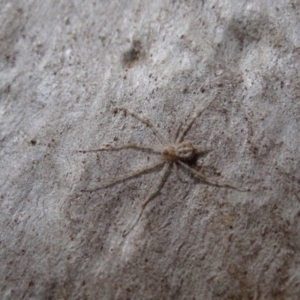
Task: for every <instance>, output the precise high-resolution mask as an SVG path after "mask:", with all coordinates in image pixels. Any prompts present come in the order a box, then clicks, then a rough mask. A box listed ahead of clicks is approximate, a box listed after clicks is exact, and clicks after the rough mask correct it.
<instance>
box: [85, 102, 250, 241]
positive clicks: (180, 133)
mask: <svg viewBox="0 0 300 300" xmlns="http://www.w3.org/2000/svg"><path fill="white" fill-rule="evenodd" d="M211 103H212V101H211V102H210V103H209V104H208V105H207V106H206V107H205V108H204V109H201V110H199V111H198V112H197V113H196V114H195V115H194V116H193V118H192V119H190V120H189V122H187V124H186V125H185V126H184V128H183V129H182V130H181V127H179V129H178V130H177V131H176V133H175V135H174V137H173V139H172V141H171V143H169V142H167V141H166V139H165V138H164V137H163V136H162V135H161V134H160V133H159V132H158V131H157V130H156V128H155V127H154V126H153V124H152V123H151V122H150V121H148V120H145V119H143V118H141V117H139V116H138V115H137V114H135V113H134V112H131V111H129V110H127V109H124V108H120V109H119V110H121V111H123V112H124V114H125V116H126V115H127V114H129V115H131V116H132V117H134V118H135V119H137V120H139V121H140V122H142V123H144V124H145V125H147V126H148V127H150V128H151V130H152V131H153V133H154V134H155V135H156V137H157V138H158V140H159V141H160V142H161V145H137V144H125V145H121V146H110V145H106V146H103V147H101V148H99V149H94V150H81V151H80V152H82V153H86V152H98V151H108V150H111V151H115V150H120V149H129V148H132V149H138V150H147V151H153V152H155V153H157V154H160V155H161V157H162V159H161V160H159V161H157V162H155V163H153V164H151V165H148V166H145V167H143V168H141V169H139V170H136V171H133V172H131V173H128V174H124V175H121V176H118V177H115V178H112V179H111V180H107V181H106V182H105V183H104V184H102V185H101V186H100V187H96V188H88V189H84V190H82V191H83V192H93V191H97V190H99V189H102V188H105V187H108V186H110V185H113V184H115V183H117V182H120V181H122V180H126V179H128V178H132V177H136V176H138V175H140V174H142V173H145V172H147V171H149V170H151V169H154V168H158V167H159V166H163V168H162V172H161V175H160V177H159V179H158V183H157V185H156V186H155V188H154V189H153V190H152V191H151V192H150V193H149V194H148V196H147V198H146V200H145V201H144V203H143V204H142V207H141V211H140V214H139V215H138V217H137V219H136V221H135V222H134V223H133V225H132V226H131V227H130V228H129V230H127V231H125V232H124V233H123V236H126V235H127V234H128V233H129V232H131V230H132V229H133V228H134V226H135V225H136V224H137V223H138V221H139V220H140V218H141V216H142V214H143V211H144V209H145V208H146V206H147V205H148V203H149V202H150V201H151V200H152V199H153V198H155V196H156V195H157V194H158V193H159V191H160V189H161V188H162V187H163V185H164V183H165V181H166V180H167V178H168V176H169V174H170V171H171V167H172V166H174V167H175V171H176V173H177V174H178V176H179V173H178V170H177V165H179V166H181V167H183V168H185V169H186V170H188V171H189V172H190V173H191V174H193V175H194V176H195V177H197V178H198V179H200V180H201V181H203V182H205V183H207V184H210V185H213V186H217V187H227V188H231V189H235V190H238V191H241V192H245V191H247V190H243V189H239V188H236V187H234V186H232V185H230V184H225V183H219V182H218V181H216V180H211V179H209V178H206V176H205V175H203V174H201V173H200V172H198V171H196V170H195V169H193V168H192V167H190V166H189V165H188V164H187V163H186V162H187V161H191V160H193V159H194V158H195V157H196V155H197V154H201V153H203V152H206V151H207V148H205V147H200V146H198V145H197V146H194V145H193V144H192V143H191V142H190V141H187V140H186V141H183V138H184V136H185V135H186V133H187V132H188V131H189V129H190V128H191V126H192V125H193V123H194V121H195V119H196V118H197V117H199V116H200V115H201V113H202V112H203V111H204V110H205V109H206V108H207V107H208V106H209V105H210V104H211ZM117 111H118V109H115V110H114V112H117Z"/></svg>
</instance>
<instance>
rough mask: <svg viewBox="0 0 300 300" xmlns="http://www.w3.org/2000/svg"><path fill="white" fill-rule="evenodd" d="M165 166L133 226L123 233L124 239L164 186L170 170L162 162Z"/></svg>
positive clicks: (169, 167)
mask: <svg viewBox="0 0 300 300" xmlns="http://www.w3.org/2000/svg"><path fill="white" fill-rule="evenodd" d="M164 164H165V166H164V167H163V169H162V172H161V176H160V177H159V180H158V183H157V185H156V187H155V188H154V189H153V191H152V192H151V193H150V194H149V195H148V196H147V198H146V200H145V202H144V203H143V205H142V208H141V211H140V213H139V215H138V217H137V219H136V220H135V221H134V223H133V225H131V227H130V228H129V230H127V231H124V232H123V234H122V236H123V237H125V236H127V235H128V234H129V233H130V232H131V231H132V229H133V228H134V227H135V225H136V224H137V223H138V222H139V220H140V219H141V216H142V214H143V212H144V210H145V208H146V206H147V205H148V204H149V202H150V201H151V200H153V199H154V198H155V196H156V195H157V194H158V193H159V191H160V190H161V188H162V187H163V185H164V184H165V182H166V180H167V178H168V176H169V174H170V170H171V165H172V164H171V163H169V162H164Z"/></svg>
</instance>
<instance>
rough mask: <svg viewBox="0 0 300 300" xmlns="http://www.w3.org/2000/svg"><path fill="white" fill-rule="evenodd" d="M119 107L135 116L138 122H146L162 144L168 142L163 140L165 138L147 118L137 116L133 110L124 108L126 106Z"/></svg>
mask: <svg viewBox="0 0 300 300" xmlns="http://www.w3.org/2000/svg"><path fill="white" fill-rule="evenodd" d="M119 109H120V110H122V111H124V112H125V113H128V114H129V115H131V116H132V117H134V118H136V119H137V120H139V121H140V122H142V123H144V124H146V125H147V126H148V127H150V128H151V130H152V131H153V133H154V134H155V135H156V136H157V138H158V139H159V140H160V142H161V143H162V144H167V143H168V142H167V141H166V140H165V138H164V137H163V136H162V135H161V134H160V133H159V132H158V131H157V129H156V128H155V127H154V126H153V124H152V123H151V122H150V121H149V120H146V119H143V118H141V117H139V116H138V115H137V114H135V113H134V112H132V111H130V110H128V109H126V108H119Z"/></svg>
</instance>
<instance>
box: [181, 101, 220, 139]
mask: <svg viewBox="0 0 300 300" xmlns="http://www.w3.org/2000/svg"><path fill="white" fill-rule="evenodd" d="M216 98H217V97H214V99H213V100H212V101H210V102H209V103H208V104H207V105H206V106H205V107H204V108H202V109H200V110H199V111H198V112H197V113H196V114H195V115H194V116H193V117H192V119H190V121H189V122H187V124H186V126H185V127H184V129H183V130H182V131H181V133H180V134H179V136H178V137H177V140H176V144H179V143H181V142H182V140H183V138H184V136H185V135H186V133H187V132H188V131H189V130H190V128H191V127H192V125H193V123H194V122H195V120H196V119H197V118H198V117H199V116H200V115H201V114H202V113H203V112H204V111H205V110H206V109H207V108H208V107H209V106H210V105H211V104H212V103H213V102H214V100H215V99H216Z"/></svg>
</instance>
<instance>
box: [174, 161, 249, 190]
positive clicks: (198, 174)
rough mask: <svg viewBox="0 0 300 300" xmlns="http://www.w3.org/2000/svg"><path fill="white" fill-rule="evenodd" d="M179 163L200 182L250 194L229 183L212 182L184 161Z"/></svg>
mask: <svg viewBox="0 0 300 300" xmlns="http://www.w3.org/2000/svg"><path fill="white" fill-rule="evenodd" d="M178 163H179V164H180V165H181V166H182V167H184V168H185V169H187V170H188V171H190V172H191V173H192V174H193V175H194V176H195V177H197V178H199V179H200V180H202V181H203V182H206V183H208V184H210V185H213V186H217V187H227V188H230V189H233V190H237V191H239V192H249V189H243V188H237V187H235V186H233V185H230V184H227V183H220V182H218V181H216V180H211V179H209V178H207V177H206V176H204V175H203V174H201V173H199V172H197V171H196V170H194V169H193V168H191V167H189V166H188V165H187V164H185V163H184V162H182V161H178Z"/></svg>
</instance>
